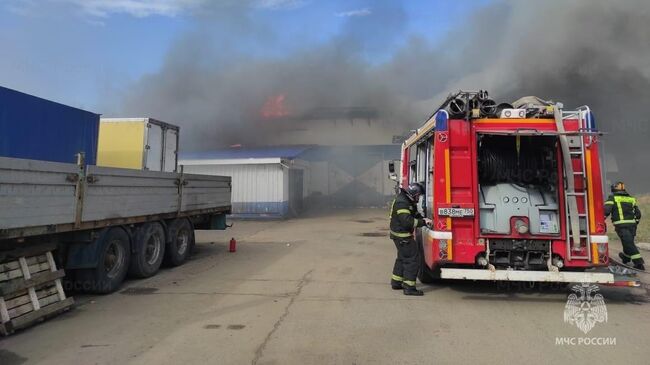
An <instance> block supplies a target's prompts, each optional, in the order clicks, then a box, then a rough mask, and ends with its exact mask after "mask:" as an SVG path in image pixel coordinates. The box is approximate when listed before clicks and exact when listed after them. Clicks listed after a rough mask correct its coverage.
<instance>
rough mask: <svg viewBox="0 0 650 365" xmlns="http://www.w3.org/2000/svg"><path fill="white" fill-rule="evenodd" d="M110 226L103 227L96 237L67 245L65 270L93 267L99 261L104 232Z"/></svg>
mask: <svg viewBox="0 0 650 365" xmlns="http://www.w3.org/2000/svg"><path fill="white" fill-rule="evenodd" d="M110 229H111V228H110V227H108V228H104V229H102V230H101V231H99V232H98V233H97V238H96V239H94V240H92V241H90V242H75V243H71V244H70V245H69V246H68V254H67V260H66V263H65V269H66V270H72V269H94V268H96V267H97V264H98V261H99V254H100V252H102V249H103V248H104V244H105V240H104V238H105V237H106V234H107V233H108V231H109V230H110Z"/></svg>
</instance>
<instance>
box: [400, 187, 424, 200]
mask: <svg viewBox="0 0 650 365" xmlns="http://www.w3.org/2000/svg"><path fill="white" fill-rule="evenodd" d="M404 191H405V192H406V195H408V196H409V198H411V200H413V201H417V200H418V199H419V198H420V195H422V194H424V186H422V184H420V183H411V184H409V186H408V187H407V188H406V189H404Z"/></svg>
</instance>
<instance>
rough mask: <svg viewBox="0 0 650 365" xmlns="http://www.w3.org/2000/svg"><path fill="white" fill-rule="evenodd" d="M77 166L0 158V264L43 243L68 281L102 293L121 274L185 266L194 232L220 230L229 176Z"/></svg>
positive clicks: (151, 272) (139, 274)
mask: <svg viewBox="0 0 650 365" xmlns="http://www.w3.org/2000/svg"><path fill="white" fill-rule="evenodd" d="M80 160H81V159H80ZM79 162H80V163H78V164H69V163H58V162H48V161H37V160H26V159H17V158H3V157H0V265H2V257H5V258H11V257H14V256H16V255H12V254H11V252H12V251H15V250H17V251H20V252H24V251H25V250H26V249H28V248H29V247H37V246H40V245H50V246H53V247H55V248H56V249H55V250H54V256H53V257H54V258H55V261H56V263H57V266H58V267H60V268H64V269H65V270H66V272H67V276H68V278H69V279H71V280H68V282H70V283H73V284H74V285H75V286H76V287H77V288H80V289H83V290H84V291H89V292H95V293H109V292H112V291H115V290H116V289H118V288H119V286H120V284H121V283H122V281H123V280H124V278H125V277H126V275H127V273H128V274H130V275H131V276H134V277H148V276H152V275H154V274H155V273H156V272H157V271H158V269H159V267H160V266H161V263H162V262H163V261H166V262H167V263H168V264H169V265H171V266H177V265H180V264H182V263H183V262H185V260H186V259H187V257H188V254H189V253H190V250H191V248H192V246H193V243H194V233H193V230H194V229H196V228H201V229H225V228H226V222H225V216H226V214H229V213H230V210H231V201H230V192H231V179H230V177H222V176H203V175H194V174H185V173H175V172H154V171H139V170H131V169H117V168H106V167H98V166H93V165H84V164H83V163H82V161H79ZM6 260H8V259H5V261H6ZM0 286H2V283H0ZM0 289H1V288H0Z"/></svg>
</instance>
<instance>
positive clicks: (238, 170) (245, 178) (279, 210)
mask: <svg viewBox="0 0 650 365" xmlns="http://www.w3.org/2000/svg"><path fill="white" fill-rule="evenodd" d="M183 169H184V170H183V171H184V172H187V173H193V174H207V175H220V176H230V177H232V211H233V215H234V216H240V217H264V216H269V217H284V216H286V215H287V214H288V212H289V203H288V200H289V187H288V173H287V171H286V169H285V168H283V167H282V166H281V165H280V164H247V165H189V166H184V167H183Z"/></svg>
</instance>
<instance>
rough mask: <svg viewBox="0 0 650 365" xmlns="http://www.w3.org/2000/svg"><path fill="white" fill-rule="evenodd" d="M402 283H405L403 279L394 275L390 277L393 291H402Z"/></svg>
mask: <svg viewBox="0 0 650 365" xmlns="http://www.w3.org/2000/svg"><path fill="white" fill-rule="evenodd" d="M402 281H404V278H403V277H401V276H399V275H395V274H393V275H392V276H391V277H390V287H391V288H393V290H402Z"/></svg>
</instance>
